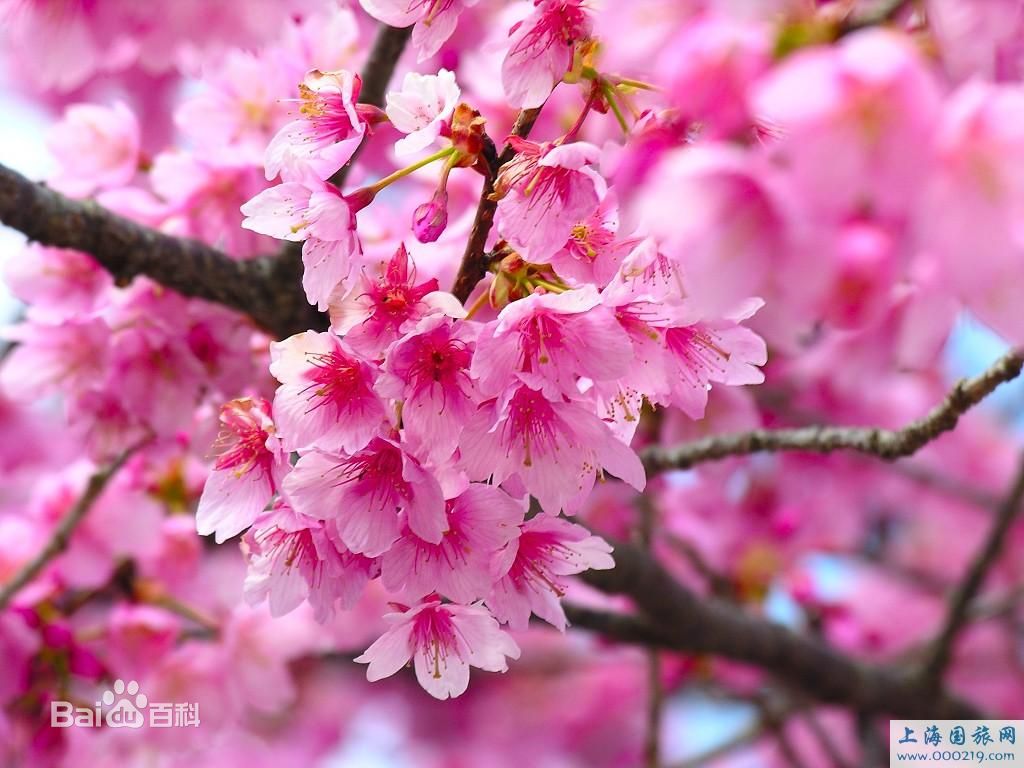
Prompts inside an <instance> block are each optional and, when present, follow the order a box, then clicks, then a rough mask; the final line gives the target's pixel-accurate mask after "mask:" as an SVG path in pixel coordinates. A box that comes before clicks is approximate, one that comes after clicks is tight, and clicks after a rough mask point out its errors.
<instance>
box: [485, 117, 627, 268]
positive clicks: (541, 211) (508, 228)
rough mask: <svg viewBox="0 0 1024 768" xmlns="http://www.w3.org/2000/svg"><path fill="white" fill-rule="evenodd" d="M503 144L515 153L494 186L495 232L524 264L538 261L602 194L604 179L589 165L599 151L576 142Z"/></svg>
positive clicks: (514, 140)
mask: <svg viewBox="0 0 1024 768" xmlns="http://www.w3.org/2000/svg"><path fill="white" fill-rule="evenodd" d="M509 143H510V144H511V145H512V146H513V147H514V148H515V150H516V152H517V153H518V154H516V156H515V158H513V160H512V161H511V162H509V163H507V164H506V165H505V166H504V167H503V168H502V170H501V175H499V176H498V179H497V181H496V182H495V187H494V188H495V195H497V196H499V197H500V200H499V202H498V210H497V214H496V222H497V226H498V230H499V231H500V232H501V235H502V236H503V237H504V238H505V239H506V240H508V241H509V242H510V243H511V244H512V245H513V246H515V247H516V248H518V249H523V250H525V251H526V256H527V257H528V258H529V260H530V261H533V262H536V263H544V262H546V261H548V260H549V259H550V258H551V257H552V256H553V255H555V254H556V253H558V251H559V250H561V249H562V247H563V246H564V245H565V243H566V241H567V240H569V239H570V238H571V237H572V230H573V227H575V226H576V225H577V224H578V223H579V222H581V221H586V220H587V219H588V218H590V216H591V215H592V214H593V213H594V211H595V210H596V209H597V206H598V203H600V201H601V198H603V197H604V195H605V192H606V191H607V184H606V182H605V180H604V178H603V177H602V176H601V175H600V174H598V173H597V171H595V170H594V169H593V168H591V167H590V166H591V164H592V163H595V162H597V160H598V157H599V155H600V150H599V149H598V148H597V147H595V146H594V145H593V144H586V143H584V142H580V141H577V142H574V143H572V144H562V145H559V146H556V145H554V144H551V143H547V144H536V143H534V142H532V141H526V140H525V139H520V138H517V137H515V136H513V137H511V138H510V139H509Z"/></svg>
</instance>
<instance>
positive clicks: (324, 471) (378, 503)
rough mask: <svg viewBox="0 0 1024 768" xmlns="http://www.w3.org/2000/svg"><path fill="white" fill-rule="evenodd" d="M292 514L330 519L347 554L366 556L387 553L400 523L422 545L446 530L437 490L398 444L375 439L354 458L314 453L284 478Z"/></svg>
mask: <svg viewBox="0 0 1024 768" xmlns="http://www.w3.org/2000/svg"><path fill="white" fill-rule="evenodd" d="M284 488H285V493H286V495H287V497H288V498H289V499H290V500H291V502H292V504H293V505H294V507H295V509H296V510H298V511H299V512H301V513H302V514H304V515H308V516H309V517H315V518H316V519H318V520H329V521H331V524H332V525H334V526H335V528H336V530H337V532H338V536H339V538H340V539H341V540H342V541H343V542H344V544H345V546H346V547H348V548H349V549H350V550H351V551H353V552H356V553H358V554H363V555H366V556H367V557H376V556H377V555H380V554H383V553H384V552H386V551H387V550H388V549H389V548H390V547H391V545H392V544H393V543H394V542H395V541H396V540H397V539H398V537H399V535H400V533H401V522H402V520H403V519H404V521H405V522H406V523H407V524H408V526H409V528H410V529H411V530H412V532H413V533H415V534H416V535H417V536H419V537H420V538H421V539H424V540H425V541H429V542H431V543H434V544H438V543H440V541H441V538H442V536H444V533H445V531H447V530H448V521H447V518H446V516H445V505H444V497H443V495H442V493H441V486H440V485H439V484H438V482H437V480H436V479H435V478H434V476H433V475H431V474H430V473H429V472H428V471H427V470H425V469H424V468H423V467H421V466H420V464H419V462H417V461H416V460H415V459H414V458H413V457H412V456H410V455H409V454H408V453H406V452H405V451H404V450H402V448H400V447H399V446H398V445H397V444H395V443H393V442H391V441H390V440H385V439H383V438H380V437H377V438H374V439H373V440H372V441H371V442H370V444H369V445H368V446H367V447H366V449H365V450H363V451H360V452H359V453H356V454H355V455H353V456H338V455H334V454H328V453H322V452H320V451H313V452H312V453H307V454H306V455H304V456H302V457H301V458H300V459H299V461H298V463H297V464H296V465H295V467H294V468H293V469H292V471H291V473H290V474H289V475H288V477H287V478H285V483H284Z"/></svg>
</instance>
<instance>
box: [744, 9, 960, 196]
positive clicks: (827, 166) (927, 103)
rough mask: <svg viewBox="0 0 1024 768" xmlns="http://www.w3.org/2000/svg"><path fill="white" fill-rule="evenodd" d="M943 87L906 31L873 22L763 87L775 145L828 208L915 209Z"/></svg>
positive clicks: (802, 56)
mask: <svg viewBox="0 0 1024 768" xmlns="http://www.w3.org/2000/svg"><path fill="white" fill-rule="evenodd" d="M939 99H940V94H939V90H938V87H937V85H936V83H935V80H934V78H933V76H932V73H931V72H930V71H929V67H928V66H927V63H926V62H925V61H924V60H923V58H922V56H921V54H920V52H919V50H918V48H917V47H916V46H915V45H914V43H913V42H912V41H911V40H910V39H909V38H907V37H906V36H905V35H900V34H898V33H895V32H891V31H888V30H883V29H877V28H876V29H871V30H866V31H863V32H859V33H857V34H855V35H850V36H849V37H846V38H844V39H843V40H841V41H840V42H839V43H838V44H836V45H834V46H818V47H814V48H808V49H805V50H804V51H801V52H798V53H796V54H794V55H793V56H791V57H789V58H788V59H786V60H785V61H783V62H782V63H781V64H780V65H779V66H778V67H776V68H775V69H773V70H772V71H771V72H770V73H769V74H768V75H767V76H766V77H765V78H763V79H762V80H761V81H760V82H759V84H758V88H757V90H756V92H755V93H754V94H753V108H754V113H755V114H756V115H757V117H758V118H759V119H760V120H763V121H766V122H767V124H768V125H769V126H770V128H771V129H772V130H773V131H775V132H777V133H778V134H779V135H780V138H779V140H778V141H777V142H775V143H771V144H770V145H769V147H768V150H769V153H770V154H771V156H773V157H774V158H775V159H776V160H777V161H778V162H779V164H780V165H781V166H782V167H783V168H785V170H786V172H787V173H788V174H789V175H790V176H791V178H792V179H793V182H794V184H795V186H796V187H797V188H798V189H799V190H800V191H801V192H802V193H803V194H804V196H805V197H806V198H807V200H808V201H810V202H811V203H813V205H814V206H815V209H816V211H818V212H821V213H819V214H818V215H822V214H826V213H827V214H836V213H838V214H843V213H854V212H862V211H864V210H867V211H870V212H874V213H876V214H879V215H885V216H902V215H905V214H906V211H907V207H908V203H909V202H910V201H913V200H914V199H915V192H916V191H917V190H918V188H919V187H920V182H921V178H922V176H923V175H924V174H925V173H926V172H927V169H928V167H929V161H930V146H931V137H932V134H933V129H934V126H935V121H936V119H937V117H938V114H937V113H938V108H939Z"/></svg>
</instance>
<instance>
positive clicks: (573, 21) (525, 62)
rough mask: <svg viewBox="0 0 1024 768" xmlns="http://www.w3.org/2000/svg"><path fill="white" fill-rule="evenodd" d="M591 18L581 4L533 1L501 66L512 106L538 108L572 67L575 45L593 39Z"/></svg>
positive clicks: (562, 0)
mask: <svg viewBox="0 0 1024 768" xmlns="http://www.w3.org/2000/svg"><path fill="white" fill-rule="evenodd" d="M590 27H591V22H590V17H589V15H588V13H587V11H586V10H585V9H584V7H583V4H582V2H581V0H534V10H533V13H532V14H530V16H529V17H527V18H526V19H524V20H523V21H521V22H519V23H517V24H516V25H515V26H514V27H513V28H512V32H511V35H510V39H509V49H508V53H507V54H506V55H505V60H504V61H503V62H502V65H501V82H502V85H503V86H504V87H505V94H506V97H507V98H508V101H509V103H510V104H512V105H513V106H516V107H523V108H530V107H539V106H540V105H541V104H543V103H544V100H545V99H546V98H547V97H548V94H550V93H551V89H552V88H554V87H555V85H557V84H558V82H559V81H560V80H561V79H562V77H563V76H564V75H565V74H566V73H567V72H568V71H569V69H571V67H572V57H573V50H574V46H575V45H576V43H578V42H581V41H584V40H586V39H587V38H588V36H589V35H590Z"/></svg>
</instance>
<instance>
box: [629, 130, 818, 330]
mask: <svg viewBox="0 0 1024 768" xmlns="http://www.w3.org/2000/svg"><path fill="white" fill-rule="evenodd" d="M769 178H770V177H769V176H768V174H767V173H766V172H765V168H764V164H763V163H762V162H760V161H759V159H758V157H757V156H756V155H752V154H751V153H750V152H748V151H745V150H742V149H739V148H737V147H733V146H730V145H726V144H724V143H718V142H701V143H698V144H696V145H694V146H688V147H685V148H682V149H677V150H673V151H670V152H667V153H665V154H664V155H662V157H661V158H660V161H659V162H658V164H657V165H656V167H655V168H654V169H653V170H652V172H651V173H650V174H649V175H648V177H647V179H646V181H645V183H644V185H643V186H641V187H640V188H639V189H638V190H637V194H636V195H633V196H632V198H631V201H630V205H629V210H628V211H627V212H626V213H625V214H624V215H625V216H626V217H628V218H630V219H633V220H635V221H637V223H638V226H639V228H640V230H641V231H642V232H643V233H644V234H645V235H650V236H652V237H654V238H655V240H656V242H657V246H658V249H659V250H660V251H661V252H662V253H663V254H665V255H667V256H668V257H669V258H671V259H672V260H673V262H674V263H676V264H678V265H679V266H680V267H681V269H682V270H685V275H686V281H685V282H686V288H687V291H686V293H687V294H688V295H689V298H690V299H691V300H692V301H695V302H699V303H700V304H701V306H702V307H704V308H705V309H706V310H707V311H710V312H721V311H724V310H728V309H730V308H731V307H733V306H734V305H735V304H736V303H737V302H739V301H743V300H744V299H746V298H748V297H750V296H758V295H762V294H763V293H764V290H765V286H766V284H767V283H768V282H769V280H770V279H771V278H773V277H777V275H778V273H779V271H780V269H781V267H782V265H783V264H785V263H786V262H785V261H784V259H785V257H786V256H787V253H788V250H787V248H786V245H787V242H786V234H787V231H788V230H787V220H786V218H785V217H784V215H783V208H782V205H781V203H780V200H779V197H780V195H779V194H778V192H777V190H775V189H773V188H772V186H770V184H769V182H768V179H769ZM801 210H802V209H801ZM792 260H793V259H791V261H792ZM628 268H629V269H631V270H634V271H635V265H633V266H629V267H628ZM680 298H681V296H680Z"/></svg>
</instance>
